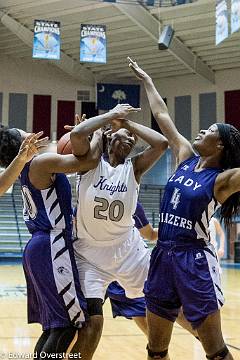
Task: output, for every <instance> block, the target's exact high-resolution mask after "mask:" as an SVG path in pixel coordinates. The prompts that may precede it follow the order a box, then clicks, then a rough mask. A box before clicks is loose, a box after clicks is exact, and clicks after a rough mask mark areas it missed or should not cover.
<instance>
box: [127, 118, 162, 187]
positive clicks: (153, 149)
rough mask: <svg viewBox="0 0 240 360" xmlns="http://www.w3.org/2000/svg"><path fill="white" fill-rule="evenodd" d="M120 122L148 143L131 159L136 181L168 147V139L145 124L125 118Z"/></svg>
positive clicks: (138, 180)
mask: <svg viewBox="0 0 240 360" xmlns="http://www.w3.org/2000/svg"><path fill="white" fill-rule="evenodd" d="M122 123H123V126H124V127H125V128H126V129H128V130H129V131H130V132H131V133H133V134H135V135H137V136H139V137H140V138H141V139H143V140H144V141H145V142H146V143H147V144H149V145H150V146H149V147H148V148H147V149H146V150H144V151H143V152H142V153H140V154H138V155H136V156H135V157H134V158H133V159H132V160H133V166H134V174H135V178H136V180H137V182H140V179H141V176H142V175H143V174H144V173H145V172H146V171H147V170H149V169H150V168H151V167H152V166H153V164H154V163H155V162H156V161H157V160H158V159H159V158H160V157H161V156H162V155H163V153H164V152H165V150H166V149H167V147H168V141H167V139H166V138H165V137H164V136H163V135H161V134H159V133H158V132H157V131H155V130H152V129H150V128H148V127H147V126H144V125H141V124H137V123H134V122H133V121H130V120H125V121H123V122H122Z"/></svg>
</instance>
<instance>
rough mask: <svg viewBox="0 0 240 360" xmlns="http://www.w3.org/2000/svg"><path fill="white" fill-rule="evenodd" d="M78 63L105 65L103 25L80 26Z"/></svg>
mask: <svg viewBox="0 0 240 360" xmlns="http://www.w3.org/2000/svg"><path fill="white" fill-rule="evenodd" d="M80 61H82V62H91V63H101V64H106V62H107V44H106V26H105V25H84V24H82V25H81V30H80Z"/></svg>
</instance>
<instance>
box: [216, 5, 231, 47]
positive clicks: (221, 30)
mask: <svg viewBox="0 0 240 360" xmlns="http://www.w3.org/2000/svg"><path fill="white" fill-rule="evenodd" d="M227 37H228V11H227V2H226V0H221V1H220V0H217V1H216V45H218V44H220V43H221V42H222V41H223V40H225V39H226V38H227Z"/></svg>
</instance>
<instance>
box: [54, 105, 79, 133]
mask: <svg viewBox="0 0 240 360" xmlns="http://www.w3.org/2000/svg"><path fill="white" fill-rule="evenodd" d="M74 116H75V101H65V100H59V101H58V107H57V139H60V137H61V136H62V135H63V134H65V133H66V130H65V129H64V125H74Z"/></svg>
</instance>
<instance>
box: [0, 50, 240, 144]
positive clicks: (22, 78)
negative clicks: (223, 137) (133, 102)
mask: <svg viewBox="0 0 240 360" xmlns="http://www.w3.org/2000/svg"><path fill="white" fill-rule="evenodd" d="M239 79H240V70H239V69H235V70H225V71H219V72H217V73H216V84H211V83H210V82H208V81H207V80H205V79H203V78H201V77H200V76H198V75H188V76H182V77H181V76H178V77H175V78H166V79H163V80H155V84H156V87H157V88H158V90H159V91H160V93H161V95H162V96H163V97H166V98H167V104H168V108H169V112H170V114H171V116H172V118H173V120H175V121H176V124H177V127H178V128H179V130H181V131H182V132H183V133H184V134H185V136H187V137H188V138H189V139H190V138H194V137H195V135H196V133H197V132H198V131H199V128H206V127H207V126H208V125H209V124H211V123H213V122H214V121H216V120H218V121H224V118H225V107H224V92H225V91H229V90H239V89H240V81H239ZM77 90H90V94H91V95H90V96H91V98H90V100H91V101H95V88H94V87H91V86H83V85H82V84H81V83H80V82H79V81H77V80H75V79H73V78H71V77H70V76H68V75H66V74H64V73H63V72H62V71H61V70H60V69H58V68H56V67H54V66H51V65H49V64H48V63H45V62H44V61H39V60H34V61H33V60H27V61H26V60H24V59H14V58H9V57H0V119H2V122H3V123H4V124H8V123H10V124H12V125H14V126H17V124H16V122H17V123H18V122H19V121H20V123H19V126H23V127H26V129H27V130H28V131H31V130H32V124H33V111H34V107H33V99H34V95H47V96H51V114H50V115H51V133H52V132H53V131H56V129H57V124H56V123H57V101H58V100H65V101H66V100H67V101H75V111H76V112H81V102H80V101H77ZM140 97H141V108H142V112H141V113H140V114H137V115H133V116H132V119H134V120H138V121H139V122H140V123H144V124H146V125H147V126H151V114H150V110H149V106H148V101H147V98H146V94H145V91H144V89H141V95H140ZM16 109H20V114H18V117H17V111H16ZM24 116H26V117H27V118H26V119H25V120H24V119H23V117H24ZM24 121H25V122H26V124H24Z"/></svg>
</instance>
